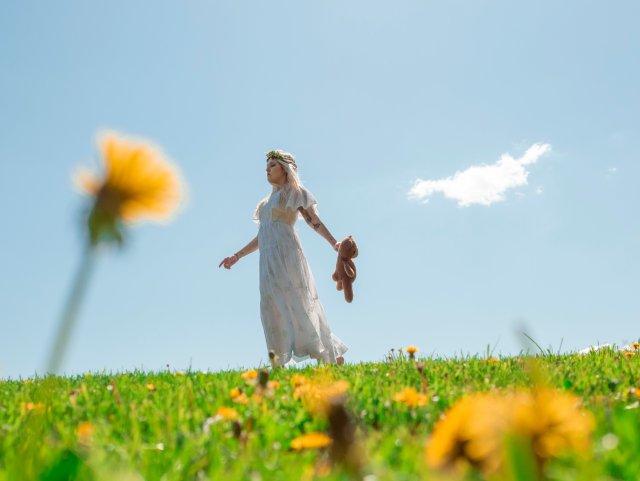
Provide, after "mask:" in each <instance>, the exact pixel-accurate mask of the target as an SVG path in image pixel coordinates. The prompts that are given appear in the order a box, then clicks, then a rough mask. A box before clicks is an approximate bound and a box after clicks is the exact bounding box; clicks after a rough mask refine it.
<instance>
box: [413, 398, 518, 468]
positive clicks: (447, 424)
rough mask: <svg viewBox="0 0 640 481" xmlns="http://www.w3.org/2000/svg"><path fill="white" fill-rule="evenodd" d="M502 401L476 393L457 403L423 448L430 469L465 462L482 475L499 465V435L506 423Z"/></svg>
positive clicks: (501, 438) (500, 456)
mask: <svg viewBox="0 0 640 481" xmlns="http://www.w3.org/2000/svg"><path fill="white" fill-rule="evenodd" d="M507 413H508V403H507V401H506V398H505V397H501V396H498V395H496V394H492V393H478V394H473V395H470V396H468V397H465V398H462V399H460V400H459V401H458V402H456V403H455V404H454V405H453V406H452V407H451V408H450V409H449V410H447V412H446V413H445V414H444V415H443V417H442V418H441V419H440V420H439V421H438V422H437V423H436V425H435V427H434V429H433V432H432V434H431V437H430V438H429V440H428V442H427V445H426V447H425V459H426V462H427V465H428V466H429V467H431V468H451V467H454V466H456V465H458V463H459V462H461V461H463V462H467V463H469V464H471V465H473V466H475V467H477V468H479V469H481V470H482V471H484V472H485V473H492V472H495V471H497V470H498V469H499V468H500V467H501V466H502V463H503V433H504V430H505V427H506V425H507V423H508V419H507Z"/></svg>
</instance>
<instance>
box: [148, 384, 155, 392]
mask: <svg viewBox="0 0 640 481" xmlns="http://www.w3.org/2000/svg"><path fill="white" fill-rule="evenodd" d="M146 388H147V390H148V391H152V392H153V391H155V390H156V387H155V386H154V385H153V384H151V383H148V384H147V386H146Z"/></svg>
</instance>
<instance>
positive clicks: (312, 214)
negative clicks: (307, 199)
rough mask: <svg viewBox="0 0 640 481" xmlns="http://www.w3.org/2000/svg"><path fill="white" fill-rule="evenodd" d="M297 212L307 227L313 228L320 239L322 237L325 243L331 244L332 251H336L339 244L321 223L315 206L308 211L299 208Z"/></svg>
mask: <svg viewBox="0 0 640 481" xmlns="http://www.w3.org/2000/svg"><path fill="white" fill-rule="evenodd" d="M298 210H299V211H300V213H301V214H302V217H304V220H305V222H306V223H307V225H308V226H309V227H311V228H313V230H315V231H316V232H317V233H318V234H320V235H321V236H322V237H324V238H325V239H326V240H327V242H328V243H329V244H331V247H333V249H334V250H336V251H337V250H338V248H339V247H340V243H339V242H338V241H336V239H335V237H333V236H332V235H331V232H329V229H327V226H326V225H324V224H323V223H322V221H321V220H320V217H319V216H318V213H317V212H316V208H315V206H313V205H312V206H311V207H309V208H308V209H305V208H303V207H299V208H298Z"/></svg>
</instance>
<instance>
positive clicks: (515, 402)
mask: <svg viewBox="0 0 640 481" xmlns="http://www.w3.org/2000/svg"><path fill="white" fill-rule="evenodd" d="M594 424H595V423H594V419H593V416H592V415H591V413H589V412H587V411H585V410H583V409H582V408H581V406H580V400H579V398H577V397H576V396H574V395H573V394H569V393H565V392H562V391H556V390H553V389H548V388H537V389H534V390H532V391H519V392H515V393H509V394H500V393H479V394H473V395H471V396H468V397H466V398H463V399H461V400H459V401H458V402H457V403H456V404H455V405H454V406H453V407H452V408H451V409H449V410H448V411H447V412H446V413H445V415H444V416H443V418H442V419H441V420H440V421H438V423H437V424H436V426H435V428H434V430H433V433H432V435H431V438H430V439H429V441H428V443H427V446H426V448H425V457H426V461H427V464H428V465H429V466H430V467H433V468H441V467H446V466H449V467H450V466H453V465H455V464H457V463H458V462H459V461H466V462H468V463H469V464H471V465H473V466H475V467H477V468H479V469H480V470H482V471H483V472H485V473H494V472H496V471H497V470H499V469H500V468H501V467H502V465H503V463H504V440H505V437H507V436H508V435H510V436H517V437H518V438H520V439H522V440H523V441H525V442H526V443H527V444H528V445H529V446H530V447H531V449H532V452H533V454H534V456H535V459H536V461H537V463H538V466H542V465H543V464H544V463H545V462H546V461H547V460H549V459H551V458H554V457H557V456H560V455H561V454H563V453H565V452H567V451H582V450H584V449H586V448H587V447H588V446H589V444H590V436H591V432H592V431H593V428H594Z"/></svg>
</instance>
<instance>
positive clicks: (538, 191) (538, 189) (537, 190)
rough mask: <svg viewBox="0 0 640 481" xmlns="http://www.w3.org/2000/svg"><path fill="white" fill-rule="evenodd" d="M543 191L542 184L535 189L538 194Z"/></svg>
mask: <svg viewBox="0 0 640 481" xmlns="http://www.w3.org/2000/svg"><path fill="white" fill-rule="evenodd" d="M543 192H544V187H542V186H539V187H538V188H537V189H536V194H538V195H541V194H542V193H543Z"/></svg>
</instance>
